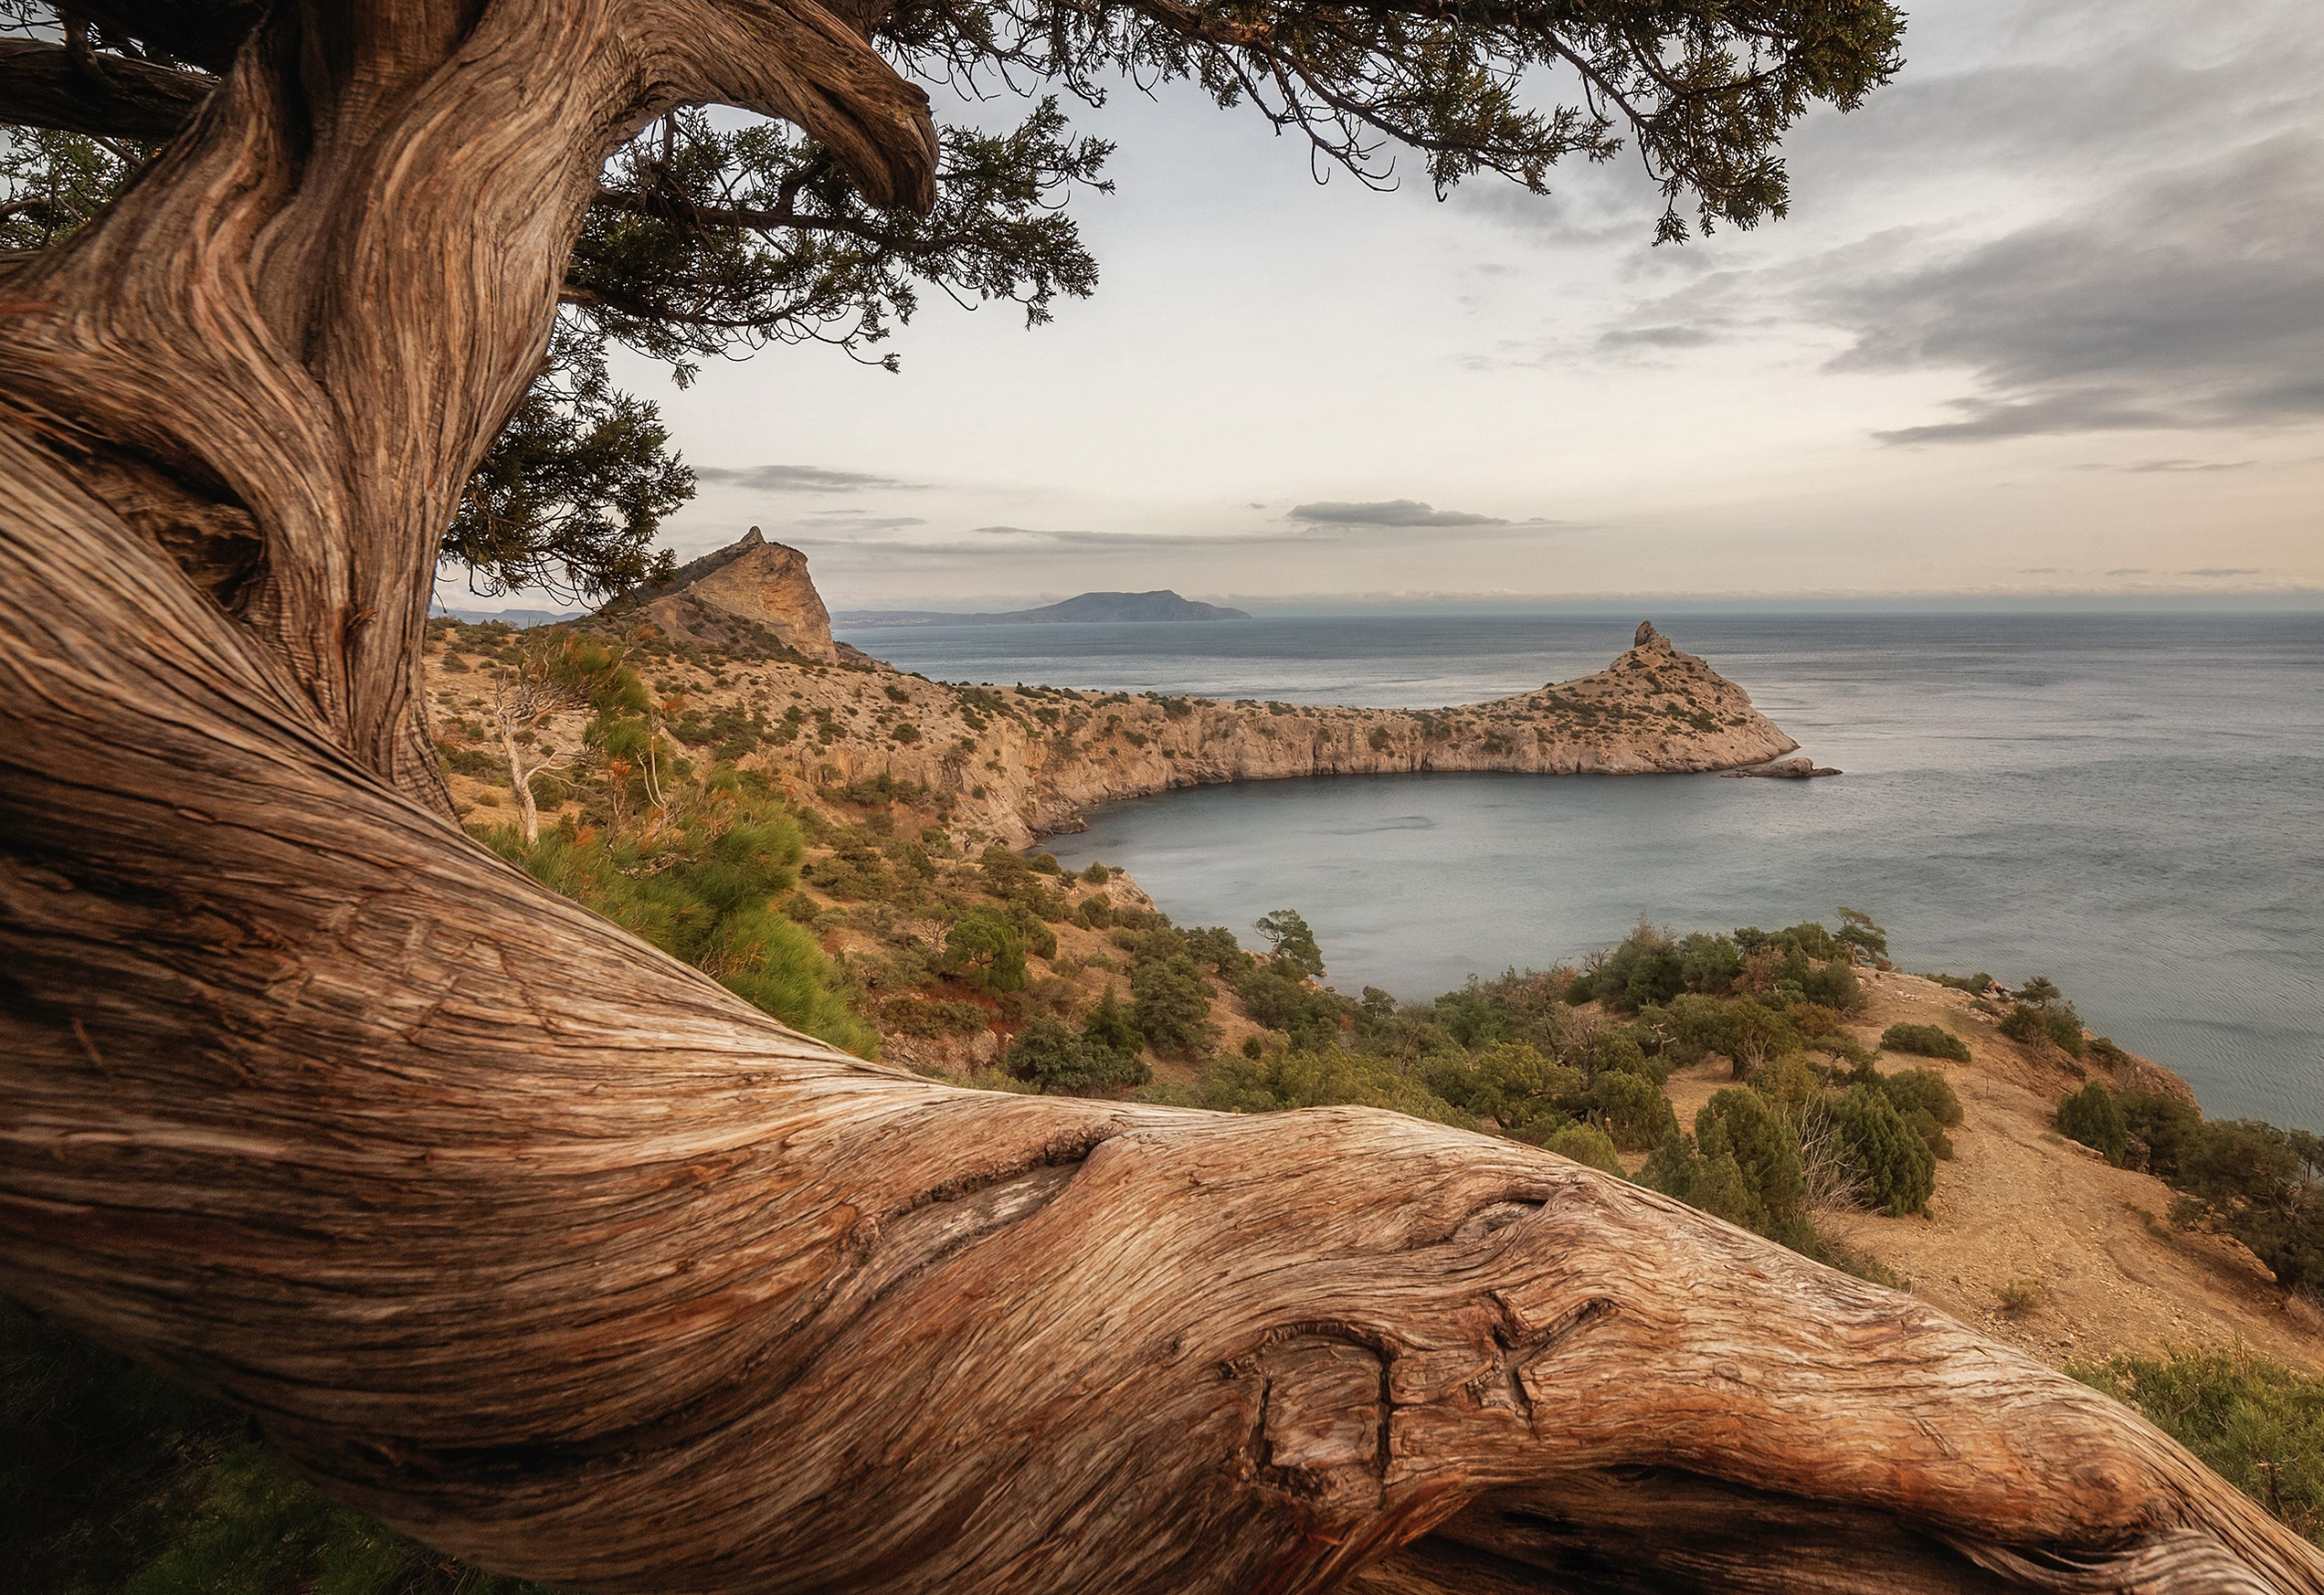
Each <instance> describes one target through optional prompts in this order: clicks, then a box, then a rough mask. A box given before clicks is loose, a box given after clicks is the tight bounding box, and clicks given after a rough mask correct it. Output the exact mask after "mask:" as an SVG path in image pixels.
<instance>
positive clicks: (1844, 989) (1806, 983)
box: [1800, 958, 1864, 1014]
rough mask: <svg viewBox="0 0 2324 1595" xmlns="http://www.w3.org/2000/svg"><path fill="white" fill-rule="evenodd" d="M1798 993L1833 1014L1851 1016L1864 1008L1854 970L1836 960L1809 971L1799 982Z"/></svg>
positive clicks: (1859, 985) (1861, 987) (1860, 985)
mask: <svg viewBox="0 0 2324 1595" xmlns="http://www.w3.org/2000/svg"><path fill="white" fill-rule="evenodd" d="M1800 992H1801V995H1802V996H1804V997H1806V998H1807V999H1808V1000H1809V1001H1810V1002H1812V1003H1820V1004H1822V1005H1823V1006H1824V1007H1826V1008H1828V1009H1831V1010H1832V1011H1833V1012H1834V1013H1841V1014H1851V1013H1854V1012H1855V1011H1856V1010H1857V1009H1859V1008H1861V1007H1863V1006H1864V988H1863V985H1862V983H1861V982H1859V981H1858V980H1857V979H1856V972H1855V970H1854V969H1852V968H1851V967H1849V966H1848V965H1847V964H1845V963H1843V962H1841V961H1840V960H1839V959H1836V958H1835V959H1833V960H1831V961H1830V962H1829V963H1824V964H1818V965H1816V966H1815V967H1814V968H1812V969H1810V970H1809V971H1808V974H1807V976H1806V978H1805V979H1803V980H1802V981H1801V982H1800Z"/></svg>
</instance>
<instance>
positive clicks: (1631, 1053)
mask: <svg viewBox="0 0 2324 1595" xmlns="http://www.w3.org/2000/svg"><path fill="white" fill-rule="evenodd" d="M1580 1062H1581V1072H1582V1074H1583V1075H1584V1076H1586V1077H1587V1078H1589V1079H1590V1080H1593V1081H1594V1080H1596V1079H1597V1078H1598V1076H1600V1075H1636V1076H1639V1077H1640V1078H1641V1079H1644V1080H1650V1081H1653V1082H1654V1083H1655V1084H1656V1085H1660V1084H1661V1083H1662V1079H1663V1076H1662V1074H1661V1073H1659V1072H1657V1071H1656V1069H1655V1068H1654V1066H1653V1064H1652V1063H1651V1062H1650V1061H1649V1060H1648V1058H1647V1056H1646V1049H1645V1048H1643V1047H1641V1046H1639V1045H1638V1043H1637V1041H1636V1039H1635V1038H1633V1037H1631V1036H1629V1035H1626V1034H1625V1033H1623V1032H1622V1031H1619V1030H1601V1031H1599V1032H1598V1033H1597V1034H1596V1035H1594V1036H1592V1037H1591V1038H1590V1039H1589V1046H1588V1047H1587V1048H1586V1049H1585V1050H1584V1051H1583V1052H1582V1054H1581V1059H1580Z"/></svg>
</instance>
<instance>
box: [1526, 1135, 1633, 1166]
mask: <svg viewBox="0 0 2324 1595" xmlns="http://www.w3.org/2000/svg"><path fill="white" fill-rule="evenodd" d="M1541 1146H1542V1148H1543V1149H1544V1150H1546V1151H1553V1152H1555V1153H1556V1154H1557V1155H1558V1156H1560V1157H1570V1158H1572V1159H1573V1160H1574V1161H1575V1162H1577V1163H1583V1164H1586V1165H1588V1166H1589V1167H1591V1168H1595V1169H1598V1170H1600V1171H1602V1172H1604V1173H1608V1174H1620V1173H1622V1172H1623V1169H1622V1159H1621V1156H1620V1155H1619V1154H1618V1153H1617V1152H1616V1151H1615V1150H1614V1142H1613V1140H1612V1138H1611V1137H1609V1136H1608V1135H1607V1134H1606V1132H1605V1131H1604V1130H1602V1129H1597V1128H1595V1127H1593V1126H1591V1125H1588V1124H1568V1125H1566V1126H1565V1127H1564V1128H1563V1129H1561V1130H1559V1131H1557V1133H1556V1134H1554V1135H1551V1136H1550V1137H1549V1138H1548V1139H1547V1140H1545V1141H1543V1142H1541Z"/></svg>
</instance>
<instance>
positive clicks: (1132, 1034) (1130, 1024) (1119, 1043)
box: [1082, 986, 1146, 1057]
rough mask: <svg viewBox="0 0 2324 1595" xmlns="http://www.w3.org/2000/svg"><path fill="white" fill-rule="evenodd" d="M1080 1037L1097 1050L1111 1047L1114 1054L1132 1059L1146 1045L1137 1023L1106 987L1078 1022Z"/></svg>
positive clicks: (1111, 988)
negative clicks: (1091, 1042) (1121, 1054)
mask: <svg viewBox="0 0 2324 1595" xmlns="http://www.w3.org/2000/svg"><path fill="white" fill-rule="evenodd" d="M1082 1035H1083V1036H1084V1037H1086V1038H1087V1039H1088V1040H1090V1041H1093V1042H1096V1043H1097V1044H1098V1045H1099V1046H1101V1047H1111V1048H1113V1049H1114V1051H1116V1052H1118V1053H1129V1054H1131V1055H1132V1056H1133V1057H1135V1056H1136V1055H1137V1054H1138V1052H1139V1050H1140V1049H1141V1048H1143V1047H1145V1045H1146V1038H1145V1037H1144V1036H1143V1035H1141V1034H1139V1030H1138V1021H1137V1020H1136V1019H1135V1018H1133V1017H1132V1016H1131V1012H1130V1010H1129V1009H1127V1008H1125V1007H1123V1006H1122V1004H1121V1003H1120V1002H1118V1001H1116V1000H1115V997H1114V988H1113V987H1112V986H1108V987H1107V988H1106V990H1105V992H1104V994H1103V995H1102V996H1100V997H1099V998H1098V1000H1097V1002H1096V1004H1095V1005H1093V1006H1092V1007H1091V1009H1090V1011H1089V1013H1088V1014H1086V1015H1085V1016H1083V1019H1082Z"/></svg>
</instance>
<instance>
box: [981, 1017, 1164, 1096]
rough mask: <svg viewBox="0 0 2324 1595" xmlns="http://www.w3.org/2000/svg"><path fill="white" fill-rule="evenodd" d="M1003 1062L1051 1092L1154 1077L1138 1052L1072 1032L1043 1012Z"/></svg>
mask: <svg viewBox="0 0 2324 1595" xmlns="http://www.w3.org/2000/svg"><path fill="white" fill-rule="evenodd" d="M1002 1063H1003V1066H1004V1067H1005V1068H1007V1069H1008V1071H1009V1072H1010V1073H1011V1074H1013V1075H1015V1076H1016V1077H1017V1078H1018V1079H1020V1080H1024V1081H1029V1082H1031V1083H1032V1085H1033V1086H1034V1088H1035V1089H1036V1090H1038V1091H1041V1092H1045V1093H1048V1094H1049V1095H1052V1096H1058V1095H1077V1096H1078V1095H1081V1094H1083V1093H1087V1092H1093V1091H1112V1090H1121V1089H1125V1088H1128V1087H1134V1086H1143V1085H1145V1084H1146V1083H1147V1082H1148V1081H1150V1080H1152V1079H1154V1071H1153V1070H1151V1069H1149V1068H1147V1066H1146V1064H1145V1062H1144V1061H1143V1060H1142V1059H1140V1058H1139V1057H1138V1055H1137V1054H1136V1053H1130V1052H1117V1051H1116V1050H1115V1049H1114V1048H1112V1047H1110V1046H1107V1045H1106V1044H1105V1043H1103V1042H1099V1041H1093V1040H1091V1039H1090V1038H1089V1037H1088V1036H1087V1035H1076V1034H1074V1032H1072V1031H1070V1030H1068V1029H1067V1028H1066V1027H1065V1026H1064V1025H1063V1024H1061V1023H1060V1022H1059V1021H1057V1020H1055V1019H1052V1018H1050V1017H1049V1016H1048V1015H1046V1014H1044V1015H1042V1016H1041V1017H1039V1018H1037V1019H1035V1020H1034V1021H1032V1023H1030V1024H1028V1025H1027V1026H1026V1027H1025V1029H1024V1030H1023V1031H1022V1032H1021V1033H1020V1034H1019V1035H1018V1037H1017V1039H1016V1041H1015V1042H1014V1043H1013V1044H1012V1045H1011V1046H1010V1048H1009V1051H1008V1055H1007V1057H1006V1058H1004V1059H1003V1060H1002Z"/></svg>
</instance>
